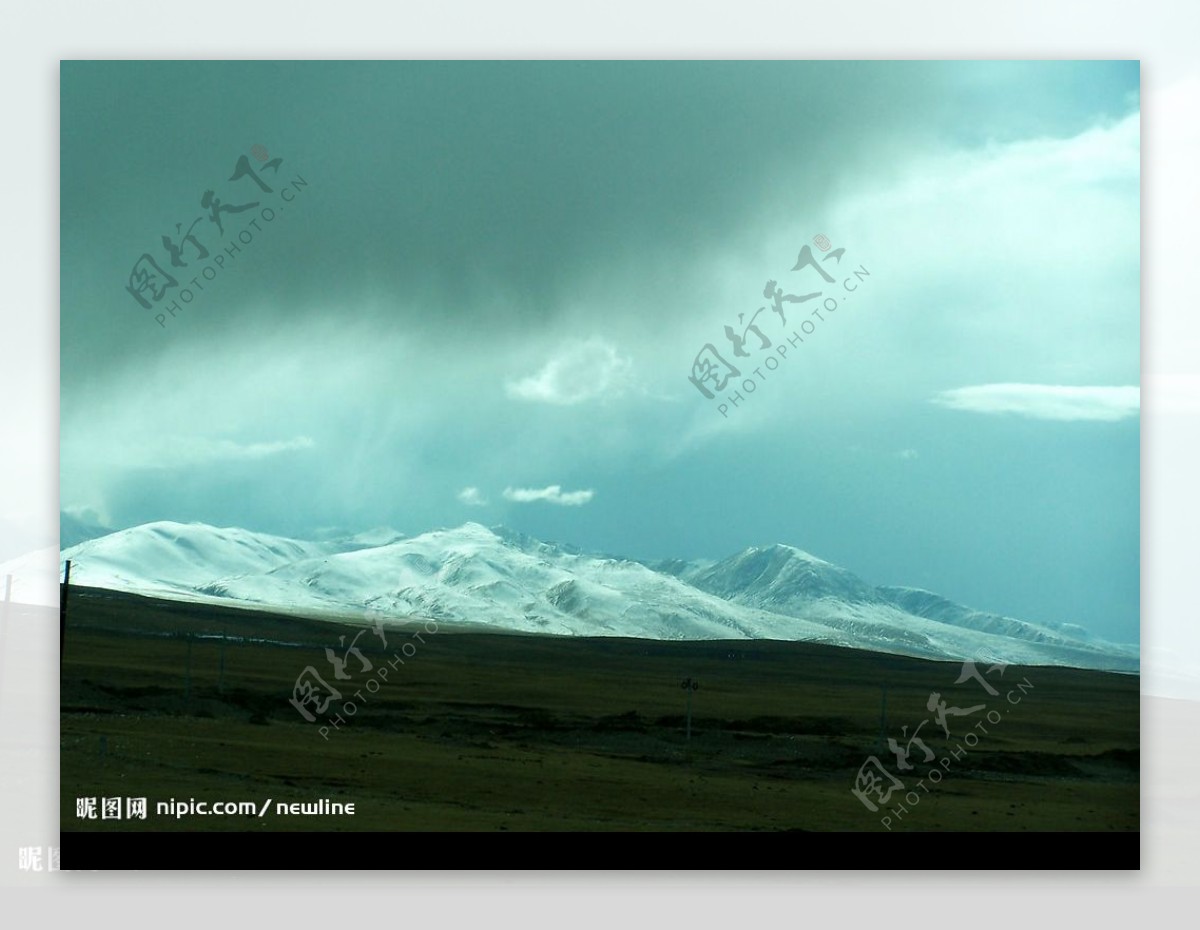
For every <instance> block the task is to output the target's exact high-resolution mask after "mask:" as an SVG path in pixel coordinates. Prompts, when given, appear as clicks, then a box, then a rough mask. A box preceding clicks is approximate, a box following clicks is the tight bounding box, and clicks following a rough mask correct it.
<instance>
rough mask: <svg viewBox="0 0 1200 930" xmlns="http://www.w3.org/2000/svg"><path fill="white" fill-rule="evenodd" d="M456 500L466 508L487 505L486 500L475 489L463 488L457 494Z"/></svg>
mask: <svg viewBox="0 0 1200 930" xmlns="http://www.w3.org/2000/svg"><path fill="white" fill-rule="evenodd" d="M458 499H459V500H460V501H461V502H462V503H464V504H466V505H467V506H468V507H484V506H486V505H487V498H486V497H484V496H483V494H482V493H481V492H480V490H479V488H476V487H469V488H463V489H462V490H461V491H459V492H458Z"/></svg>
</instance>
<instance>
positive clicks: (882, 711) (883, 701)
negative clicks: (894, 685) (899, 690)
mask: <svg viewBox="0 0 1200 930" xmlns="http://www.w3.org/2000/svg"><path fill="white" fill-rule="evenodd" d="M879 745H880V747H883V746H886V745H887V683H886V682H884V684H883V686H882V691H881V692H880V697H879Z"/></svg>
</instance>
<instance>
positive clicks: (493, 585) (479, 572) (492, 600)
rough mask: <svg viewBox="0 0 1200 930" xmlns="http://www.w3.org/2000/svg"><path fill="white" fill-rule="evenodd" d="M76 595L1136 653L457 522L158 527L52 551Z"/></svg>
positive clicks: (949, 609)
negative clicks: (340, 533) (330, 528)
mask: <svg viewBox="0 0 1200 930" xmlns="http://www.w3.org/2000/svg"><path fill="white" fill-rule="evenodd" d="M63 557H64V558H69V559H71V560H72V563H73V567H72V581H73V582H77V583H78V584H81V585H87V586H93V587H100V588H108V589H113V590H119V591H126V592H132V593H142V594H151V595H156V596H160V597H167V598H174V599H180V600H203V601H213V602H219V603H224V604H231V605H234V606H246V607H251V606H253V607H258V608H264V607H265V608H268V609H273V610H276V611H279V612H283V613H295V614H304V615H310V616H324V617H329V618H331V619H359V620H362V619H364V618H366V617H371V618H375V617H383V618H395V619H397V620H399V619H402V618H406V617H429V618H434V619H437V620H438V621H439V622H441V623H445V624H448V625H454V624H461V625H463V626H464V627H466V626H469V627H471V628H473V629H478V628H479V627H481V626H482V627H486V628H490V629H495V630H503V631H517V632H524V633H544V634H553V635H574V636H630V637H643V638H653V639H670V640H679V639H778V640H804V641H811V642H821V643H827V644H831V645H838V646H846V647H850V648H857V649H866V650H872V651H878V652H886V653H896V654H903V655H911V656H919V657H927V658H942V659H965V658H980V659H985V658H986V659H990V660H993V661H1005V662H1013V663H1020V664H1041V665H1070V666H1078V667H1085V668H1101V669H1112V670H1119V671H1137V669H1138V647H1136V646H1132V645H1119V644H1113V643H1108V642H1103V641H1100V640H1097V639H1095V638H1093V637H1092V636H1091V635H1090V634H1089V633H1088V632H1087V631H1086V630H1084V629H1082V628H1080V627H1078V626H1075V625H1071V624H1047V623H1032V622H1027V621H1023V620H1019V619H1015V618H1011V617H1003V616H999V615H995V614H990V613H986V612H984V611H979V610H974V609H972V608H969V607H964V606H962V605H958V604H955V603H953V602H951V601H949V600H947V599H945V598H942V597H940V596H938V595H936V594H933V593H931V592H927V591H922V590H919V589H915V588H900V587H875V586H872V585H871V584H869V583H868V582H867V581H865V580H863V579H861V578H859V577H858V576H856V575H854V574H853V573H851V572H849V571H847V570H845V569H843V568H840V567H839V566H837V565H833V564H831V563H829V562H826V561H823V560H822V559H819V558H817V557H815V556H813V555H810V554H808V553H806V552H804V551H802V550H800V549H796V548H794V547H791V546H786V545H773V546H767V547H764V548H758V547H754V548H750V549H746V550H744V551H742V552H739V553H736V554H734V555H732V556H730V557H729V558H726V559H723V560H720V561H717V562H711V561H705V562H688V561H683V560H673V561H670V562H657V563H649V564H643V563H641V562H638V561H634V560H630V559H623V558H618V557H612V556H604V555H596V554H590V553H585V552H582V551H580V550H578V549H575V548H573V547H570V546H566V545H559V544H552V543H546V542H542V541H540V540H537V539H534V538H532V537H529V536H525V535H522V534H519V533H515V532H513V531H511V530H507V529H505V528H502V527H497V528H493V529H488V528H486V527H484V526H481V525H479V524H477V523H467V524H464V525H463V526H460V527H458V528H456V529H445V530H436V531H433V532H429V533H424V534H422V535H420V536H416V537H413V538H410V539H406V538H400V536H399V534H397V533H395V532H393V531H391V530H387V529H386V528H381V529H380V530H376V531H371V532H370V533H367V534H359V535H358V536H354V537H341V538H337V539H330V540H325V541H302V540H295V539H287V538H283V537H278V536H271V535H268V534H263V533H254V532H251V531H248V530H244V529H238V528H234V527H230V528H217V527H213V526H208V525H206V524H199V523H192V524H181V523H171V522H157V523H149V524H144V525H142V526H136V527H132V528H129V529H125V530H121V531H118V532H115V533H111V534H109V535H106V536H102V537H99V538H95V539H91V540H88V541H85V542H82V543H80V544H78V545H75V546H71V547H69V548H67V549H65V550H64V551H63Z"/></svg>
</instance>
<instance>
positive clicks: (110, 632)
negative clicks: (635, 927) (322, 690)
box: [61, 589, 1139, 832]
mask: <svg viewBox="0 0 1200 930" xmlns="http://www.w3.org/2000/svg"><path fill="white" fill-rule="evenodd" d="M360 629H362V628H361V627H358V628H347V627H343V626H340V625H333V624H328V623H319V622H315V621H311V620H300V619H295V618H288V617H278V616H270V615H265V614H254V613H251V612H247V611H244V610H233V609H225V608H215V607H209V606H202V605H188V604H178V603H172V602H165V601H156V600H152V599H147V598H135V597H130V596H125V595H118V594H113V593H111V592H102V591H96V590H89V589H80V590H73V591H72V594H71V601H70V623H69V627H68V632H67V638H66V650H65V657H64V662H63V669H62V686H61V708H62V719H61V739H62V754H61V783H62V795H61V798H62V809H61V815H62V828H63V829H64V830H102V831H122V830H185V831H197V830H199V831H210V830H222V831H239V832H244V831H250V832H253V831H290V830H305V831H312V830H335V831H347V830H349V831H353V830H359V831H362V830H372V831H373V830H381V831H382V830H387V831H392V830H395V831H405V830H474V831H479V830H486V831H494V830H512V831H523V830H538V831H541V830H572V831H576V830H622V831H697V830H705V831H750V830H771V831H777V830H808V831H830V830H838V831H843V830H851V831H876V832H886V831H887V830H889V829H890V830H891V831H892V832H899V831H911V830H919V831H943V830H951V831H968V830H969V831H1047V830H1053V831H1076V830H1086V831H1095V830H1103V831H1108V830H1117V831H1131V830H1137V829H1138V759H1139V753H1138V719H1139V714H1138V708H1139V702H1138V679H1137V678H1136V677H1133V676H1124V675H1112V674H1105V673H1099V672H1088V671H1078V670H1071V669H1051V668H1017V667H1012V666H1010V667H1008V668H1007V669H1005V670H1004V671H1003V673H1002V674H1001V673H1000V672H999V670H995V671H993V672H992V674H991V675H989V676H988V677H987V678H986V681H987V682H988V683H989V685H990V686H992V689H993V690H994V691H996V694H995V695H992V694H990V693H989V692H987V691H986V690H985V689H984V687H983V686H982V685H981V684H980V683H979V682H978V681H975V680H967V681H965V682H963V683H962V684H955V682H956V680H957V679H958V678H959V676H960V672H961V671H962V665H961V664H960V663H939V662H928V661H921V660H916V659H906V658H901V657H895V656H883V655H878V654H871V653H863V652H856V651H852V650H842V649H834V648H829V647H821V646H808V645H804V644H798V643H780V642H745V641H736V642H733V641H730V642H704V643H695V642H693V643H662V642H650V641H645V640H630V639H621V640H613V639H563V638H548V637H528V636H511V635H510V636H505V635H489V634H486V633H473V632H471V633H465V632H464V633H459V632H454V633H452V632H450V631H449V629H448V628H447V627H441V628H437V627H436V626H433V627H424V628H423V627H422V626H421V625H420V624H413V625H412V626H411V628H408V629H404V630H400V629H388V630H386V631H385V632H384V636H385V637H386V639H387V647H386V648H385V647H384V645H383V643H382V642H381V637H380V636H379V635H378V634H377V633H376V632H374V631H372V630H371V629H370V628H369V627H368V628H366V629H365V632H364V634H363V635H361V636H359V637H358V639H357V645H358V647H359V648H360V649H361V652H362V655H363V656H364V657H365V659H366V662H367V663H369V664H370V670H367V669H366V668H365V664H364V663H363V662H362V661H361V660H360V659H359V658H358V657H356V656H354V655H346V647H347V646H349V645H350V644H351V640H352V639H353V638H354V636H355V635H356V634H357V633H358V632H359V630H360ZM348 630H349V633H348V635H345V634H347V631H348ZM431 630H433V632H431ZM177 634H191V636H192V638H191V639H190V641H189V639H187V638H185V637H184V636H181V635H177ZM222 635H224V636H225V637H226V638H225V640H224V643H222V640H221V638H220V637H221V636H222ZM343 635H345V642H344V643H341V644H339V636H343ZM200 637H205V638H200ZM214 637H215V638H214ZM250 639H254V640H258V641H254V642H251V641H248V640H250ZM327 647H328V648H331V649H332V650H333V653H334V655H335V656H336V657H338V658H345V666H344V669H343V672H342V674H343V675H346V676H347V678H346V679H344V680H339V679H337V678H336V677H335V674H334V668H333V666H332V665H331V664H330V662H329V661H328V660H327V657H326V653H325V650H326V648H327ZM307 666H312V667H313V668H314V669H315V670H317V672H318V673H319V675H320V676H321V678H322V679H323V681H324V682H325V683H327V684H329V685H332V686H334V687H336V688H337V689H338V690H339V691H340V692H341V694H342V698H341V700H340V701H334V702H332V703H331V704H330V706H329V707H328V709H327V712H326V713H324V714H317V713H316V712H315V708H312V707H311V706H310V707H309V708H308V709H309V710H311V711H312V712H313V715H314V716H315V717H316V718H317V719H316V720H315V721H314V722H308V721H306V720H305V719H303V717H302V716H301V712H300V711H299V710H298V709H297V708H296V707H294V706H293V705H292V704H291V703H289V698H291V697H292V696H293V686H294V685H295V683H296V680H297V677H298V676H300V675H301V673H302V672H303V671H304V669H305V668H306V667H307ZM189 668H190V673H189ZM381 670H386V673H385V676H386V677H385V676H384V675H381ZM985 671H986V669H985V668H984V667H983V666H982V665H981V666H980V672H981V673H983V672H985ZM689 677H690V678H692V679H694V680H696V681H697V682H698V683H699V689H698V690H696V691H695V692H694V694H693V697H692V707H693V721H692V734H691V739H690V740H688V739H687V738H686V735H685V729H686V724H685V717H684V711H685V696H686V692H685V691H684V690H683V689H681V687H680V685H681V681H682V680H683V679H685V678H689ZM372 682H373V683H374V685H372V684H371V683H372ZM885 685H886V688H887V697H886V718H887V723H886V730H885V733H886V736H889V737H892V738H894V739H896V740H897V742H898V743H899V744H900V745H901V746H903V745H905V744H906V743H907V742H908V738H909V737H912V736H913V735H914V730H915V728H916V727H918V726H922V721H925V720H928V722H927V723H925V724H924V725H923V726H922V729H921V730H920V731H919V736H920V737H921V739H923V740H924V743H925V745H927V746H928V747H929V751H930V752H932V753H934V754H935V756H936V758H935V759H934V760H933V761H930V762H928V763H926V762H924V761H923V760H924V758H925V752H924V750H923V749H922V748H921V747H920V746H919V745H918V744H915V743H914V744H913V746H914V747H915V748H913V750H912V753H911V755H910V756H909V762H910V763H911V764H912V765H913V769H912V770H911V771H908V772H901V771H898V770H897V766H896V758H895V757H894V756H893V755H892V754H891V753H890V752H889V751H888V750H887V748H886V747H885V746H883V745H882V744H881V740H880V731H881V726H880V715H881V698H882V689H883V687H884V686H885ZM356 692H357V693H358V696H357V697H356V696H355V693H356ZM931 692H937V693H938V694H939V695H940V700H941V701H943V702H944V703H945V705H946V706H947V707H948V708H949V709H950V712H949V713H948V715H947V716H946V718H945V719H946V723H947V725H948V727H949V729H950V731H951V736H950V737H949V738H946V737H945V736H944V734H943V730H942V727H941V724H940V722H938V721H937V720H935V719H934V713H931V711H930V710H929V709H928V702H929V699H930V695H931ZM347 701H349V702H351V703H352V706H353V711H352V712H348V709H347V708H346V707H345V702H347ZM935 706H936V704H935ZM972 708H975V710H973V711H972V712H971V713H970V714H967V713H964V714H963V715H961V716H955V715H954V714H953V710H955V709H958V710H962V711H964V712H965V711H968V710H970V709H972ZM339 712H340V713H341V719H342V721H343V722H341V723H337V725H336V726H334V725H333V724H334V723H336V720H335V719H334V718H335V716H336V715H337V714H338V713H339ZM995 720H998V721H999V722H998V723H993V722H989V721H995ZM331 721H332V722H331ZM905 727H906V728H907V735H904V734H903V733H902V728H905ZM323 728H324V730H323ZM968 732H971V733H972V734H973V737H968V736H967V735H966V734H967V733H968ZM872 755H875V756H877V757H878V758H879V759H880V760H881V761H882V762H883V763H884V764H885V766H886V767H887V769H888V770H889V771H890V772H892V773H893V774H894V775H898V776H899V777H900V778H902V779H903V781H904V784H905V787H904V789H903V790H897V791H896V792H895V793H894V794H893V795H892V796H891V798H890V799H889V802H888V803H887V804H882V805H879V808H880V809H879V810H878V811H876V812H874V813H872V812H871V811H869V810H868V809H867V807H866V806H865V805H864V803H863V802H862V801H860V799H859V798H857V797H855V795H854V794H852V793H851V788H852V787H854V785H855V776H856V774H857V773H858V772H859V769H860V767H861V766H862V765H863V764H864V763H865V762H866V761H867V760H868V758H869V757H870V756H872ZM934 769H937V770H940V771H939V772H938V773H937V778H936V780H933V779H931V778H930V777H929V775H928V773H929V772H930V771H931V770H934ZM918 780H921V781H923V786H918ZM907 792H913V793H912V794H907V797H908V799H909V801H908V803H905V796H906V793H907ZM93 797H94V798H97V799H102V798H106V797H121V798H129V797H135V798H140V797H145V798H146V799H147V800H148V808H149V810H148V817H147V819H145V820H140V819H137V820H128V819H124V818H122V819H120V820H117V819H100V818H99V817H98V818H97V819H82V818H80V817H78V816H77V814H78V810H77V799H79V798H93ZM914 797H915V798H916V799H917V800H916V802H915V803H914V802H913V801H912V799H913V798H914ZM171 799H175V800H178V801H187V800H189V799H195V800H196V801H206V802H209V803H210V804H211V803H213V802H217V801H221V802H254V803H255V805H256V807H257V808H260V809H261V808H262V806H263V803H264V802H265V801H267V800H268V799H270V801H271V804H270V805H268V806H267V813H266V815H265V816H261V817H260V816H258V814H257V813H255V814H253V815H248V814H237V815H232V816H215V815H208V816H202V815H199V814H186V815H185V816H183V817H182V818H177V817H175V816H167V815H165V814H163V815H159V814H157V813H156V805H157V803H158V802H167V801H169V800H171ZM318 799H328V800H329V801H331V802H339V803H353V804H354V805H355V812H354V815H353V816H347V815H342V816H325V815H322V816H302V815H296V814H280V813H276V809H275V805H276V803H278V802H306V803H311V802H314V801H317V800H318ZM901 805H903V807H904V808H906V809H907V811H906V812H903V811H902V812H899V813H897V812H896V809H897V808H898V806H901ZM884 818H890V821H889V822H887V823H886V824H885V823H884Z"/></svg>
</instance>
